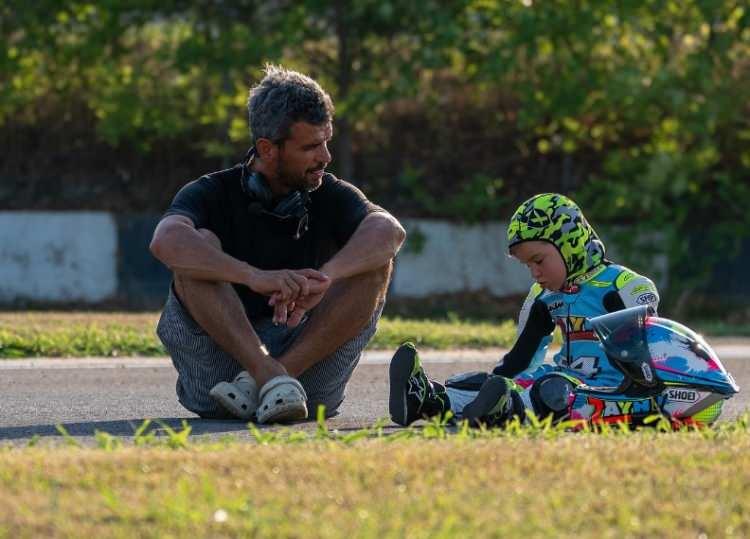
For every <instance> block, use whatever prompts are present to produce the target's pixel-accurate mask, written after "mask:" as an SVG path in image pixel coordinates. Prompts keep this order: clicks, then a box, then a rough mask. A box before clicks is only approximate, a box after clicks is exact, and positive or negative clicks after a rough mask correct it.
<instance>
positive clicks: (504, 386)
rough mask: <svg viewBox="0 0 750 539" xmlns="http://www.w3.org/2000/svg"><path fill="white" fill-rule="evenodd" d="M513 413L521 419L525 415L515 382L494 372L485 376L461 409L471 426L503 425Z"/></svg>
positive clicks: (490, 426)
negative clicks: (477, 391)
mask: <svg viewBox="0 0 750 539" xmlns="http://www.w3.org/2000/svg"><path fill="white" fill-rule="evenodd" d="M515 415H517V416H519V417H520V418H521V419H522V420H523V418H524V417H525V414H524V405H523V401H522V400H521V395H520V394H519V393H518V391H517V386H516V384H515V383H514V382H513V381H512V380H509V379H508V378H505V377H503V376H498V375H494V374H491V375H490V376H488V377H487V379H486V380H485V381H484V383H483V384H482V387H481V388H480V389H479V393H478V394H477V396H476V397H475V398H474V400H473V401H471V402H470V403H469V404H467V405H466V406H464V409H463V411H462V416H463V418H464V419H466V420H468V421H469V425H471V426H472V427H479V426H481V425H484V426H485V427H489V428H492V427H503V426H505V424H506V423H507V422H508V420H510V419H512V418H513V416H515Z"/></svg>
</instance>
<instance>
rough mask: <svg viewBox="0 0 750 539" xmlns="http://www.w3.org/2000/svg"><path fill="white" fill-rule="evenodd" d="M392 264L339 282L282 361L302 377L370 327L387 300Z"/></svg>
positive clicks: (327, 293)
mask: <svg viewBox="0 0 750 539" xmlns="http://www.w3.org/2000/svg"><path fill="white" fill-rule="evenodd" d="M391 269H392V263H391V262H389V263H388V264H387V265H385V266H383V267H382V268H378V269H376V270H373V271H370V272H368V273H363V274H361V275H355V276H353V277H349V278H347V279H343V280H341V281H338V282H335V283H333V284H332V285H331V287H330V288H329V289H328V291H327V292H326V294H325V296H324V297H323V300H322V301H321V302H320V303H319V304H318V306H317V307H316V308H315V310H314V311H313V312H312V314H311V315H310V320H308V321H307V323H306V324H305V327H304V329H303V330H302V332H301V333H300V336H299V337H297V339H295V341H294V343H293V344H292V345H291V346H290V347H289V349H288V350H287V351H286V352H284V354H282V355H281V356H280V357H279V358H278V360H279V362H280V363H281V364H282V365H283V366H284V367H286V370H287V371H288V372H289V374H290V375H291V376H294V377H295V378H297V377H299V375H300V374H302V373H303V372H304V371H306V370H307V369H309V368H310V367H312V366H313V365H315V364H316V363H318V362H320V361H321V360H323V359H324V358H326V357H328V356H329V355H331V354H332V353H333V352H335V351H336V350H338V348H339V347H340V346H341V345H342V344H344V343H345V342H347V341H349V340H351V339H353V338H354V337H356V336H357V335H359V333H360V332H361V331H362V330H363V329H364V328H365V327H367V323H368V322H369V321H370V319H371V318H372V314H373V312H374V311H375V308H376V307H377V306H378V304H379V303H380V302H381V301H382V300H383V298H384V297H385V293H386V290H387V288H388V282H389V280H390V276H391Z"/></svg>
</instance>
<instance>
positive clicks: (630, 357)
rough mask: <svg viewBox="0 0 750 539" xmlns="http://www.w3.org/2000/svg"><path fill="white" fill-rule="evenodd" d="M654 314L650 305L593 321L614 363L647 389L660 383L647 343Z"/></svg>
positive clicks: (593, 325)
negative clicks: (648, 327)
mask: <svg viewBox="0 0 750 539" xmlns="http://www.w3.org/2000/svg"><path fill="white" fill-rule="evenodd" d="M651 312H653V311H651V310H650V309H649V307H647V306H642V307H631V308H629V309H623V310H621V311H616V312H613V313H609V314H605V315H602V316H597V317H595V318H592V319H591V320H590V323H591V327H592V328H593V330H594V332H595V333H596V335H597V337H598V338H599V341H600V342H601V345H602V347H603V348H604V351H605V352H606V354H607V357H608V358H609V360H610V361H611V362H612V364H613V365H614V366H615V367H617V368H618V369H620V370H621V371H622V372H623V374H625V376H627V377H628V378H630V379H632V380H633V381H635V382H637V383H638V384H640V385H642V386H645V387H654V386H656V385H657V384H658V383H659V381H658V379H657V377H656V376H655V374H654V372H653V369H652V367H651V362H650V354H649V349H648V341H647V340H646V330H645V327H646V319H647V317H648V316H649V314H650V313H651Z"/></svg>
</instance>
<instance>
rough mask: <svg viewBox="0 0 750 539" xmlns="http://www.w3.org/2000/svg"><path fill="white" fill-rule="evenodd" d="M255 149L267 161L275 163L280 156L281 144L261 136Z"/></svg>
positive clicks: (256, 142) (262, 159)
mask: <svg viewBox="0 0 750 539" xmlns="http://www.w3.org/2000/svg"><path fill="white" fill-rule="evenodd" d="M255 151H256V152H258V154H257V155H258V157H260V159H261V161H265V162H266V163H269V164H270V163H274V162H275V161H276V160H277V159H278V157H279V146H278V144H274V143H273V142H271V141H270V140H269V139H267V138H259V139H258V140H256V141H255Z"/></svg>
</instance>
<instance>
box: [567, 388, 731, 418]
mask: <svg viewBox="0 0 750 539" xmlns="http://www.w3.org/2000/svg"><path fill="white" fill-rule="evenodd" d="M711 395H712V393H711V392H710V391H698V390H695V389H692V388H667V389H665V390H664V391H663V392H662V394H661V395H658V396H656V397H654V398H653V399H641V400H634V401H618V400H606V399H600V398H597V397H592V396H590V395H584V394H578V395H576V397H575V399H574V400H573V402H572V404H571V406H570V418H571V419H572V420H574V421H584V422H587V423H589V424H597V423H629V424H633V425H638V424H642V423H643V420H644V419H645V418H647V417H649V416H652V415H656V414H663V415H666V417H667V418H669V419H670V420H671V421H672V423H674V424H675V425H679V424H685V423H691V424H699V425H707V424H710V423H712V422H714V421H716V419H718V417H719V414H720V413H721V407H722V404H723V402H724V401H723V400H722V401H719V402H715V403H714V404H712V405H710V406H707V407H705V408H701V407H700V406H699V404H700V402H701V401H704V400H705V399H707V398H708V397H710V396H711ZM691 409H692V412H691V415H690V416H689V417H688V416H686V412H689V411H690V410H691Z"/></svg>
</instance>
